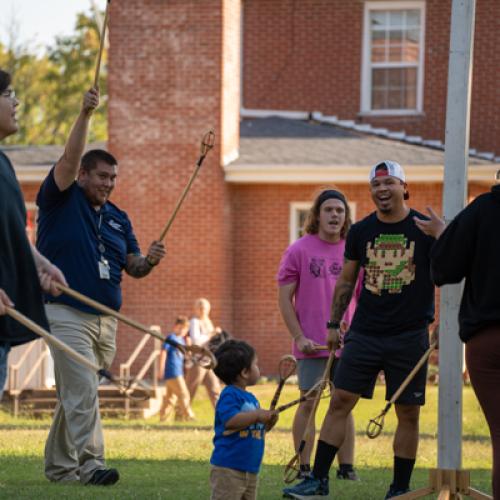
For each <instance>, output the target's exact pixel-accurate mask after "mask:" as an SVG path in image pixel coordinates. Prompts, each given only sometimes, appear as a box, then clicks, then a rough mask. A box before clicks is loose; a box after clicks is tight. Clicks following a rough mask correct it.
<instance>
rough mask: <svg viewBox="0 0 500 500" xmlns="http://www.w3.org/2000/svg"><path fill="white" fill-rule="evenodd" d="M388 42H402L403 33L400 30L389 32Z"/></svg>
mask: <svg viewBox="0 0 500 500" xmlns="http://www.w3.org/2000/svg"><path fill="white" fill-rule="evenodd" d="M389 40H390V41H391V44H392V43H398V44H399V43H402V42H403V31H402V30H391V31H389Z"/></svg>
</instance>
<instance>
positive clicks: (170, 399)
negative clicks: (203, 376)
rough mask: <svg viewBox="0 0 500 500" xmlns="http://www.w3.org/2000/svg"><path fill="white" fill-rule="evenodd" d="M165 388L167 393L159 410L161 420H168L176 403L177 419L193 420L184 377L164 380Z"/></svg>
mask: <svg viewBox="0 0 500 500" xmlns="http://www.w3.org/2000/svg"><path fill="white" fill-rule="evenodd" d="M165 387H166V389H167V392H166V394H165V397H164V398H163V402H162V405H161V408H160V418H161V420H166V419H167V418H168V416H169V415H170V414H171V413H172V410H173V409H174V408H175V403H177V412H178V415H179V417H181V418H182V419H187V418H194V413H193V410H192V409H191V406H190V404H189V391H188V388H187V386H186V381H185V380H184V377H183V376H182V375H181V376H179V377H175V378H169V379H167V380H165Z"/></svg>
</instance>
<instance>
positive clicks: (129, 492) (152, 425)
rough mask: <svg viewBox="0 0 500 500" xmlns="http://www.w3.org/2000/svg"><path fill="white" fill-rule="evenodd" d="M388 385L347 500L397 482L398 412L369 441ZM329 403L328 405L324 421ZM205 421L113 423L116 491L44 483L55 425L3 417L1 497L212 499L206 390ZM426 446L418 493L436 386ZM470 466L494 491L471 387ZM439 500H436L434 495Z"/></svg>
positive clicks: (266, 494) (431, 401)
mask: <svg viewBox="0 0 500 500" xmlns="http://www.w3.org/2000/svg"><path fill="white" fill-rule="evenodd" d="M274 388H275V385H271V384H266V385H258V386H255V387H254V388H252V392H254V393H255V394H256V396H257V397H258V398H259V400H260V401H261V404H262V406H264V407H266V406H268V405H269V403H270V401H271V398H272V394H273V391H274ZM283 392H284V394H283V396H282V400H281V402H283V403H284V402H287V401H290V400H292V399H295V397H296V396H297V388H296V387H293V386H286V387H285V389H284V391H283ZM383 396H384V387H383V386H377V389H376V392H375V397H374V399H373V400H372V401H366V400H362V401H361V402H360V404H359V405H358V406H357V407H356V409H355V421H356V434H357V437H356V468H357V469H358V472H359V475H360V477H361V481H360V482H356V483H352V482H350V481H337V480H335V479H334V473H333V471H332V474H331V489H332V490H333V494H332V496H334V497H335V498H339V499H344V500H347V499H349V500H352V499H355V500H372V499H373V500H379V499H380V498H383V497H384V495H385V492H386V490H387V488H388V485H389V483H390V481H391V479H392V472H391V468H392V460H393V458H392V438H393V435H394V429H395V424H396V416H395V413H394V409H392V410H391V411H390V412H389V414H388V415H387V418H386V425H385V428H384V432H383V433H382V434H381V436H380V437H379V438H377V439H368V438H367V437H366V435H365V427H366V424H367V422H368V420H369V419H370V418H372V417H374V416H376V415H377V414H378V413H379V412H380V411H381V410H382V408H383V407H384V405H385V402H384V399H383ZM326 406H327V402H326V401H322V403H321V411H320V413H321V414H320V415H319V416H318V418H317V422H320V421H321V419H322V417H323V415H324V412H325V410H326ZM193 408H194V411H195V412H196V415H197V417H198V420H197V422H194V423H192V424H191V423H190V424H189V425H188V424H181V423H175V424H174V423H172V424H167V425H165V424H164V423H160V422H159V421H158V418H157V417H153V418H151V419H148V420H140V419H139V420H125V419H105V420H104V427H105V439H106V456H107V460H108V465H109V466H111V467H116V468H118V469H119V471H120V474H121V479H120V481H119V482H118V483H117V484H116V485H115V486H112V487H108V488H104V487H98V488H90V487H82V486H80V485H56V484H51V483H49V482H48V481H47V480H45V478H44V477H43V447H44V443H45V439H46V437H47V433H48V428H49V424H50V420H49V419H48V418H45V419H41V420H34V419H27V418H23V419H18V420H16V419H13V418H12V417H10V416H9V415H8V414H6V413H2V412H0V463H1V465H2V466H1V467H0V497H1V498H18V499H21V498H22V499H24V498H26V499H28V498H29V499H31V498H57V499H61V498H68V499H69V498H71V499H73V498H82V499H83V498H86V499H87V498H100V499H107V498H109V499H113V498H120V499H135V498H158V499H174V498H175V499H183V500H184V499H186V500H188V499H193V500H199V499H202V498H208V497H209V491H210V487H209V473H210V472H209V471H210V466H209V459H210V454H211V451H212V437H213V431H212V425H213V410H212V408H211V405H210V402H209V401H208V399H207V398H206V397H205V395H204V394H203V392H202V391H200V392H199V394H198V396H197V398H196V400H195V402H194V405H193ZM293 414H294V412H293V410H292V411H286V412H284V413H283V414H282V415H281V417H280V420H279V422H278V425H277V427H276V428H275V429H274V430H273V431H272V432H271V433H270V434H269V435H268V436H267V438H266V453H265V458H264V465H263V467H262V471H261V473H260V485H259V496H258V498H259V499H275V498H280V497H281V495H280V491H281V488H282V487H283V482H282V474H283V465H284V464H285V463H286V462H287V461H288V460H289V459H290V458H291V457H292V455H293V447H292V439H291V433H290V428H291V423H292V419H293ZM420 430H421V432H420V446H419V452H418V459H417V465H416V467H417V469H416V470H415V472H414V474H413V479H412V487H413V488H418V487H423V486H426V485H427V477H428V472H427V470H428V469H430V468H435V467H436V466H437V464H436V450H437V442H436V434H437V388H436V387H428V401H427V404H426V405H425V406H424V407H423V409H422V417H421V429H420ZM462 446H463V468H464V469H467V470H470V471H471V481H472V485H473V486H474V487H476V488H477V489H479V490H482V491H485V492H491V442H490V439H489V433H488V428H487V425H486V422H485V420H484V417H483V415H482V412H481V411H480V409H479V405H478V403H477V400H476V399H475V397H474V393H473V391H472V390H471V388H470V387H466V388H464V397H463V442H462ZM428 498H432V497H428ZM434 498H435V495H434Z"/></svg>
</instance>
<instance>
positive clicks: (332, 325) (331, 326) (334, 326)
mask: <svg viewBox="0 0 500 500" xmlns="http://www.w3.org/2000/svg"><path fill="white" fill-rule="evenodd" d="M326 327H327V328H328V329H329V330H332V329H335V330H338V329H339V328H340V323H339V322H338V321H332V320H329V321H327V322H326Z"/></svg>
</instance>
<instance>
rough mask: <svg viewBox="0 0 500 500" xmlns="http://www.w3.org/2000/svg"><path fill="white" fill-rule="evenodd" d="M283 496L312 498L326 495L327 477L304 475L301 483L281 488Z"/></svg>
mask: <svg viewBox="0 0 500 500" xmlns="http://www.w3.org/2000/svg"><path fill="white" fill-rule="evenodd" d="M283 496H284V497H285V498H298V499H299V500H300V499H306V498H314V497H327V496H328V478H327V477H325V478H324V479H316V478H315V477H314V476H313V475H312V474H311V475H310V476H309V477H306V478H305V479H304V480H303V481H302V482H301V483H299V484H296V485H295V486H290V487H289V488H283Z"/></svg>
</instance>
